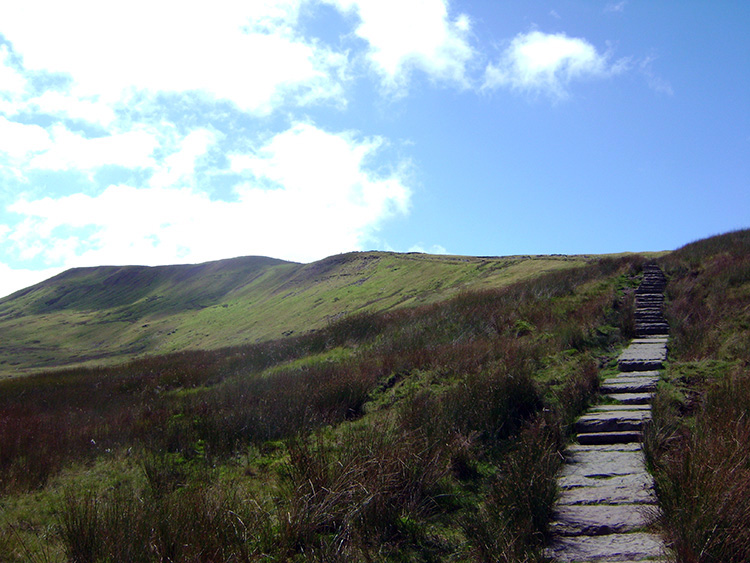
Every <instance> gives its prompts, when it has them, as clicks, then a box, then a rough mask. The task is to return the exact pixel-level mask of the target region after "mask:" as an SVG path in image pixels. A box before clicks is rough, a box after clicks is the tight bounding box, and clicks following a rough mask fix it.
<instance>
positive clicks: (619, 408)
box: [589, 404, 651, 412]
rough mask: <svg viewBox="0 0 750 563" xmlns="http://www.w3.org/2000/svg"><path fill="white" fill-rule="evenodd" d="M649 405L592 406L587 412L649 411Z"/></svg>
mask: <svg viewBox="0 0 750 563" xmlns="http://www.w3.org/2000/svg"><path fill="white" fill-rule="evenodd" d="M650 410H651V405H650V404H643V405H594V406H593V407H591V408H590V409H589V412H613V411H650Z"/></svg>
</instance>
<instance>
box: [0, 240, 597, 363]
mask: <svg viewBox="0 0 750 563" xmlns="http://www.w3.org/2000/svg"><path fill="white" fill-rule="evenodd" d="M596 258H597V256H591V255H577V256H565V255H549V256H546V255H537V256H506V257H473V256H449V255H430V254H421V253H405V254H404V253H394V252H380V251H366V252H349V253H345V254H338V255H334V256H329V257H326V258H324V259H322V260H318V261H316V262H312V263H309V264H301V263H296V262H289V261H285V260H279V259H275V258H268V257H263V256H245V257H236V258H229V259H225V260H215V261H211V262H204V263H201V264H181V265H173V266H95V267H89V268H74V269H71V270H66V271H65V272H62V273H60V274H58V275H57V276H54V277H52V278H50V279H48V280H45V281H43V282H41V283H38V284H36V285H34V286H31V287H29V288H26V289H23V290H21V291H18V292H16V293H14V294H12V295H10V296H8V297H5V298H3V299H0V334H2V335H3V337H2V338H1V339H0V375H5V376H9V375H18V374H22V373H27V372H30V371H36V370H39V369H47V368H53V367H63V366H71V365H77V364H92V363H94V364H96V363H111V362H118V361H124V360H128V359H132V358H134V357H139V356H142V355H150V354H163V353H170V352H176V351H181V350H187V349H216V348H220V347H225V346H232V345H241V344H246V343H250V342H258V341H261V340H269V339H275V338H282V337H284V336H289V335H291V334H300V333H304V332H308V331H314V330H316V329H319V328H321V327H323V326H325V324H326V323H328V322H330V321H331V320H333V319H336V318H338V317H340V316H341V315H345V314H350V313H354V312H360V311H369V312H371V311H382V310H387V309H390V308H394V307H405V306H411V305H420V304H425V303H431V302H435V301H439V300H441V299H445V298H448V297H450V296H452V295H455V294H456V293H458V292H461V291H466V290H471V289H484V288H488V287H500V286H503V285H507V284H508V283H512V282H514V281H518V280H521V279H525V278H528V277H532V276H536V275H538V274H540V273H543V272H547V271H550V270H556V269H560V268H569V267H576V266H580V265H583V264H585V263H586V262H588V261H591V260H594V259H596Z"/></svg>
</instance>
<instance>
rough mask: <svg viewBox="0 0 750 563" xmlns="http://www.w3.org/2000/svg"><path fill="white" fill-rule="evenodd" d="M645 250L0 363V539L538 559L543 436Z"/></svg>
mask: <svg viewBox="0 0 750 563" xmlns="http://www.w3.org/2000/svg"><path fill="white" fill-rule="evenodd" d="M379 256H381V257H382V258H385V259H388V258H401V257H399V256H395V257H394V256H391V255H379ZM419 258H422V257H419V256H416V257H404V260H403V261H400V262H397V264H396V267H400V266H403V264H404V262H405V260H406V259H419ZM339 260H340V258H339ZM370 260H371V261H372V262H373V263H375V261H376V260H377V256H376V258H371V259H370ZM454 260H456V259H451V258H446V259H444V264H443V266H447V265H450V264H451V263H452V261H454ZM643 260H644V259H643V258H642V257H629V258H625V259H622V260H592V261H591V263H589V264H587V265H586V266H583V267H581V268H580V269H564V268H561V269H558V270H557V271H555V272H549V273H548V274H545V275H540V276H535V277H532V279H528V280H526V281H524V282H521V283H517V284H512V285H509V286H506V287H504V288H503V289H499V290H497V289H488V290H482V291H475V292H464V293H462V294H460V295H457V296H456V297H455V298H454V299H446V300H443V301H440V302H438V303H433V304H426V305H422V306H418V307H400V308H397V309H392V310H389V311H388V312H386V313H378V314H371V315H354V316H350V317H342V318H340V319H338V320H336V321H333V322H331V323H328V324H326V325H325V326H323V327H322V328H321V329H320V330H319V331H316V332H315V333H308V334H307V335H305V336H297V337H294V336H293V337H290V338H284V339H281V340H279V341H269V342H264V343H261V344H256V345H248V346H243V347H238V348H231V349H225V350H218V351H214V352H193V353H183V354H175V355H171V356H159V357H152V358H148V359H145V360H140V361H137V362H133V363H130V364H122V365H120V366H116V367H108V368H104V369H85V368H77V369H71V370H67V371H61V372H53V373H47V374H38V375H33V376H30V377H24V378H12V379H7V380H5V381H0V560H3V561H19V562H21V561H23V562H28V561H33V562H35V561H44V562H45V563H52V562H54V563H57V562H60V563H62V562H63V561H70V560H77V561H97V562H98V561H129V562H135V561H144V562H149V563H150V562H152V561H154V562H155V561H165V560H170V561H181V562H183V561H184V562H193V561H217V562H219V561H227V562H229V561H232V562H236V561H246V562H249V561H259V560H264V561H279V562H282V561H325V562H326V563H331V562H336V561H341V562H343V561H347V562H352V561H384V562H386V561H387V562H393V563H404V562H406V561H413V562H415V563H416V562H425V563H426V562H427V561H434V562H444V563H449V562H451V563H456V562H459V561H464V562H467V563H468V562H476V563H479V562H481V561H488V560H496V561H505V562H508V563H511V562H514V563H520V562H521V561H523V562H525V563H529V562H530V561H536V560H539V558H538V557H537V556H538V555H540V550H541V548H542V547H543V542H544V532H545V528H546V523H547V519H548V517H549V511H550V505H551V502H552V500H553V498H554V474H555V471H556V469H557V466H558V464H559V460H560V455H559V454H558V453H557V452H558V448H559V447H560V444H561V441H562V439H563V437H564V432H565V429H566V428H567V427H568V425H569V423H570V422H571V421H572V417H573V416H574V415H575V414H576V413H577V412H578V411H580V410H581V409H582V408H583V406H584V405H585V404H586V402H587V400H588V397H589V396H590V395H591V394H592V393H593V392H594V390H595V388H596V383H597V373H598V369H597V365H603V364H606V362H607V358H612V357H613V356H614V355H616V351H617V350H616V349H617V347H618V346H620V345H621V344H622V341H623V339H624V338H626V337H627V335H628V334H629V330H630V328H629V327H630V325H631V324H632V323H630V322H629V320H628V319H629V318H631V317H632V315H629V314H628V311H629V308H628V303H629V301H628V298H627V293H626V290H627V289H628V288H631V287H632V286H633V285H634V283H636V275H637V273H638V270H639V268H640V264H641V263H642V262H643ZM384 261H385V260H384ZM350 262H351V261H350ZM385 262H386V264H387V263H389V262H387V261H385ZM414 262H415V263H414V264H409V265H410V266H414V268H413V269H409V270H407V271H410V272H412V274H413V275H414V276H415V277H417V278H418V279H419V280H420V282H422V281H424V278H425V276H426V275H427V274H425V273H421V275H420V272H423V271H422V270H419V268H417V267H416V266H424V263H423V262H424V261H421V262H420V261H419V260H414ZM558 262H559V261H558ZM468 263H469V264H470V265H472V264H473V266H474V267H475V269H479V267H480V266H481V264H482V260H481V259H477V260H475V261H471V260H470V261H469V262H468ZM540 263H542V261H537V262H536V263H535V262H534V261H528V260H527V261H525V262H522V263H516V264H510V265H508V266H507V267H505V268H499V269H497V270H496V271H495V272H494V274H495V275H506V276H509V275H513V276H525V275H528V274H529V272H530V271H531V270H532V269H533V268H531V267H532V266H537V267H538V266H539V265H540ZM523 264H525V267H524V268H522V269H519V268H520V267H521V266H522V265H523ZM335 266H336V268H337V271H339V272H341V271H342V269H344V268H346V267H352V264H351V263H348V264H347V263H340V264H335ZM433 267H434V266H433ZM513 268H516V269H515V270H513ZM331 269H332V265H331V264H328V265H326V264H323V267H319V268H317V269H316V268H309V269H308V270H307V272H306V273H298V274H296V276H297V277H296V278H294V279H291V278H287V281H286V282H285V286H284V287H283V291H281V292H279V293H281V294H282V295H289V293H292V292H293V291H294V290H295V288H297V289H299V288H303V287H309V281H308V279H316V280H319V284H323V282H324V281H325V279H327V278H326V272H328V271H330V270H331ZM403 269H406V266H404V267H403ZM485 269H488V267H487V266H485ZM301 270H302V269H300V272H301ZM381 271H382V264H381V267H380V268H379V269H376V270H375V273H374V274H373V275H372V276H371V277H370V278H369V279H368V280H367V281H364V282H362V285H365V283H368V282H369V283H375V282H378V279H377V276H378V274H379V272H381ZM429 271H430V270H429V269H428V273H429ZM445 271H446V272H450V271H453V270H449V269H448V270H445ZM513 272H515V273H513ZM362 274H363V271H362V269H360V270H357V271H355V272H353V273H352V275H350V276H349V279H354V280H355V281H356V280H361V279H363V277H364V276H363V275H362ZM339 277H341V276H339ZM444 277H445V276H444ZM306 278H307V279H306ZM386 279H390V278H388V277H386ZM474 279H476V283H477V285H481V284H483V283H497V282H496V281H493V279H492V276H489V275H488V276H484V277H477V276H475V278H474ZM498 279H499V278H498ZM370 280H372V281H370ZM452 283H454V284H457V283H458V281H456V280H454V281H453V282H452ZM358 287H361V286H356V285H355V286H354V288H353V289H355V288H358ZM292 297H293V295H290V296H289V297H287V299H290V298H292ZM423 297H424V298H425V300H426V299H427V297H428V296H427V295H424V296H423ZM417 298H418V296H416V295H415V296H412V299H417ZM340 300H341V299H340ZM336 303H338V302H336ZM631 320H632V319H631ZM532 557H533V558H532Z"/></svg>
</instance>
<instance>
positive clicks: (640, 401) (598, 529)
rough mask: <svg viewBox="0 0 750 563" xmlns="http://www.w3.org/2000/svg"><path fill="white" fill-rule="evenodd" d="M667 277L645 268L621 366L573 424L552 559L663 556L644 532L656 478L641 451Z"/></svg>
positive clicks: (660, 355) (663, 334)
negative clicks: (598, 398) (630, 338)
mask: <svg viewBox="0 0 750 563" xmlns="http://www.w3.org/2000/svg"><path fill="white" fill-rule="evenodd" d="M665 285H666V280H665V278H664V274H663V273H662V271H661V270H660V269H659V268H658V267H657V266H655V265H650V266H646V267H645V268H644V276H643V281H642V282H641V284H640V286H639V287H638V289H637V290H636V310H635V319H636V338H635V339H634V340H633V341H632V342H631V343H630V346H628V348H627V349H625V350H624V351H623V352H622V354H621V355H620V357H619V358H618V361H617V363H618V368H619V371H620V373H619V374H618V375H617V376H615V377H612V378H609V379H607V380H605V381H604V383H603V384H602V385H601V388H600V389H601V394H602V396H603V399H604V401H602V403H601V404H600V405H598V406H595V407H592V408H591V409H589V410H588V411H587V412H586V414H584V415H583V416H582V417H581V418H580V419H579V420H578V421H577V422H576V426H575V431H576V435H577V436H576V437H577V440H576V441H577V443H576V444H574V445H571V446H569V447H568V449H567V450H566V451H565V464H564V466H563V468H562V470H561V472H560V474H559V476H558V487H559V489H560V491H561V492H560V498H559V499H558V502H557V504H556V507H555V516H554V521H553V522H552V534H553V541H552V542H551V545H550V547H549V553H548V554H549V555H550V557H552V558H554V559H555V560H557V561H561V562H563V561H565V562H573V561H575V562H586V563H588V562H603V561H622V562H630V563H635V562H640V561H663V560H666V551H665V548H664V544H663V543H662V541H661V539H660V538H659V536H657V535H655V534H653V533H650V532H649V531H648V529H647V528H648V523H649V521H650V520H651V519H652V516H653V514H654V513H655V510H656V498H655V496H654V492H653V479H652V478H651V475H650V474H649V473H648V472H647V471H646V467H645V464H644V460H643V452H642V451H641V441H642V436H643V434H642V428H643V424H644V422H645V421H648V420H649V419H650V418H651V405H650V403H651V398H652V396H653V393H654V390H655V388H656V383H657V381H658V379H659V371H658V370H659V369H661V368H662V367H663V362H664V361H665V360H666V357H667V333H668V330H669V327H668V326H667V323H666V322H665V320H664V315H663V306H664V287H665Z"/></svg>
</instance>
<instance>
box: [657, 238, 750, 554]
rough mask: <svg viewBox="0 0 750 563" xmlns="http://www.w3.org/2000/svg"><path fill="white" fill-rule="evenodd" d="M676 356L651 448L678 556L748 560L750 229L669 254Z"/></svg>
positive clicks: (667, 530) (667, 529) (660, 396)
mask: <svg viewBox="0 0 750 563" xmlns="http://www.w3.org/2000/svg"><path fill="white" fill-rule="evenodd" d="M664 266H665V270H666V271H667V273H668V274H669V275H670V280H669V284H668V286H667V294H668V306H667V316H668V319H669V322H670V332H671V338H670V365H669V366H668V369H667V378H668V379H669V381H670V383H669V384H668V385H663V386H661V388H660V389H659V392H658V393H657V396H656V397H655V402H654V408H653V424H652V425H651V427H650V428H649V429H648V431H647V433H646V440H645V445H646V453H647V458H648V461H649V463H650V465H651V467H652V469H653V472H654V475H655V479H656V485H657V493H658V496H659V502H660V507H661V518H660V523H661V526H662V528H663V530H664V534H665V536H666V538H667V540H668V543H669V545H670V546H671V547H672V549H673V550H674V552H675V554H676V556H677V559H678V561H681V562H685V563H712V562H718V561H721V562H727V563H731V562H740V561H749V560H750V533H748V530H750V231H748V230H746V231H737V232H734V233H728V234H726V235H722V236H718V237H713V238H711V239H707V240H705V241H699V242H696V243H693V244H690V245H687V246H686V247H684V248H682V249H679V250H677V251H675V252H674V253H672V254H671V255H670V256H669V257H668V258H666V259H664Z"/></svg>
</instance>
